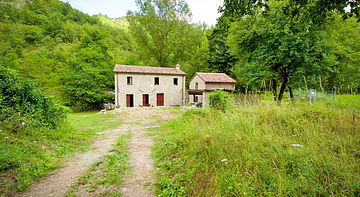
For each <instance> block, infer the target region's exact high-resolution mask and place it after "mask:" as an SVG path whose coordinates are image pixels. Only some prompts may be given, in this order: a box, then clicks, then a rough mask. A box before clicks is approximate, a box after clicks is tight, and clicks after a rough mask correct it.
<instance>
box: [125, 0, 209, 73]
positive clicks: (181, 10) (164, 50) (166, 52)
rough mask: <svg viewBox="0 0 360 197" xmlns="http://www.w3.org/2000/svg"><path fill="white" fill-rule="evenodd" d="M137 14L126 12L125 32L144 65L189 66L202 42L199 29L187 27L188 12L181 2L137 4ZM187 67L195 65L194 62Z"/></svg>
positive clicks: (142, 1)
mask: <svg viewBox="0 0 360 197" xmlns="http://www.w3.org/2000/svg"><path fill="white" fill-rule="evenodd" d="M136 3H137V5H138V7H139V12H131V11H130V12H129V13H128V16H127V20H128V22H129V30H130V32H131V34H132V36H133V38H134V40H135V42H136V45H135V47H136V53H137V55H138V56H139V58H140V59H141V60H142V61H143V62H144V63H146V64H147V65H153V66H162V67H166V66H171V65H174V64H177V63H181V62H191V59H192V57H194V56H196V55H195V54H196V53H197V50H198V49H199V48H200V47H201V45H202V42H203V41H204V40H205V39H206V37H205V32H204V31H203V30H202V29H201V26H199V25H191V24H189V23H188V20H189V19H190V16H191V12H190V9H189V7H188V5H187V3H185V1H184V0H180V1H171V0H160V1H154V0H138V1H136ZM191 65H195V62H194V63H192V64H191Z"/></svg>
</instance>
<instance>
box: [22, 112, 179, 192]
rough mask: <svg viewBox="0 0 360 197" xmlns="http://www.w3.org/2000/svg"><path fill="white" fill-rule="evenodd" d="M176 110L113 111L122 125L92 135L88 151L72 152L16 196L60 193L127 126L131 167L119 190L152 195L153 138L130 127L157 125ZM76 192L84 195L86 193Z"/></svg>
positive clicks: (108, 149)
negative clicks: (39, 179)
mask: <svg viewBox="0 0 360 197" xmlns="http://www.w3.org/2000/svg"><path fill="white" fill-rule="evenodd" d="M177 113H178V112H177V110H174V109H168V108H137V109H125V110H122V111H119V112H117V115H116V116H117V117H118V118H119V119H120V118H121V119H122V120H125V123H124V124H123V125H122V126H120V127H119V128H117V130H115V131H114V132H107V133H104V134H102V135H103V137H100V138H94V143H93V144H92V146H91V150H90V151H88V152H85V153H80V154H75V155H74V156H73V157H72V158H70V159H69V161H68V162H67V163H66V164H65V166H64V167H63V168H61V169H59V171H58V172H57V173H55V174H53V175H51V176H48V177H46V178H45V179H44V180H43V181H42V182H36V183H34V184H32V185H31V186H30V189H29V190H28V191H25V192H21V193H18V195H17V196H37V197H42V196H44V197H45V196H63V195H64V194H66V192H67V190H68V189H69V188H70V187H71V186H72V185H73V184H74V183H75V182H76V181H77V180H78V179H79V177H80V176H81V175H82V174H84V173H85V172H86V171H87V170H88V169H89V168H90V166H91V165H92V164H93V163H96V162H98V161H99V160H100V158H101V157H102V156H103V155H105V154H107V153H109V151H110V150H111V148H112V146H113V144H114V143H115V142H116V140H117V139H118V137H119V136H120V135H123V134H125V132H123V131H124V130H126V129H130V130H127V131H126V134H129V133H131V134H132V138H131V139H130V141H129V142H128V144H127V147H128V152H129V153H130V156H129V162H130V165H131V167H130V170H128V172H127V174H126V175H125V177H124V178H123V180H124V181H123V183H122V184H121V185H120V187H119V191H120V192H121V193H122V194H123V195H124V196H136V197H138V196H153V195H154V189H153V187H152V183H153V182H154V177H153V171H154V167H153V160H152V158H151V146H152V145H153V139H152V137H151V136H149V135H148V131H147V129H134V130H132V129H131V128H138V127H146V126H154V125H160V124H162V123H164V122H166V121H169V120H171V119H172V118H174V117H175V116H176V114H177ZM134 125H136V126H134ZM77 195H79V196H88V195H89V194H86V193H80V194H77Z"/></svg>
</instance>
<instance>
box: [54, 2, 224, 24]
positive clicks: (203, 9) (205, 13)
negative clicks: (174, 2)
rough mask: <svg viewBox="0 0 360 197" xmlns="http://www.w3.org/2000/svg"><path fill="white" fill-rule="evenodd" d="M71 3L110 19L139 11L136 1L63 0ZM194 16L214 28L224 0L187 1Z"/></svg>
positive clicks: (81, 9) (91, 13)
mask: <svg viewBox="0 0 360 197" xmlns="http://www.w3.org/2000/svg"><path fill="white" fill-rule="evenodd" d="M61 1H63V2H69V3H70V5H71V6H72V7H73V8H76V9H78V10H80V11H82V12H85V13H87V14H90V15H93V14H99V13H100V14H103V15H107V16H108V17H110V18H118V17H121V16H126V12H127V11H128V10H137V7H136V4H135V0H61ZM185 1H186V2H187V3H188V5H189V7H190V10H191V12H192V14H193V20H192V22H193V23H197V22H199V21H201V22H205V23H206V24H207V25H209V26H212V25H215V24H216V19H217V18H219V17H220V14H218V13H217V9H218V8H219V6H221V5H222V4H223V0H185Z"/></svg>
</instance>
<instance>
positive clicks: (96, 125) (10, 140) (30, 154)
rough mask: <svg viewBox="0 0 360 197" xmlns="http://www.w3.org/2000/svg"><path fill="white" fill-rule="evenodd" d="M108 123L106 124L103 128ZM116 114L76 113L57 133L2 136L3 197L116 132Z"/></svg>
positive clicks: (0, 174)
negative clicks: (98, 134) (99, 136)
mask: <svg viewBox="0 0 360 197" xmlns="http://www.w3.org/2000/svg"><path fill="white" fill-rule="evenodd" d="M104 123H106V124H104ZM120 124H122V121H121V120H120V121H119V120H116V119H115V115H114V114H100V113H97V112H86V113H74V114H70V115H69V117H68V122H67V123H66V124H64V125H63V126H62V127H61V128H58V130H48V129H39V128H37V129H36V130H35V129H34V130H31V128H30V129H28V130H27V133H14V132H12V131H7V130H3V131H1V132H0V161H1V162H0V167H1V168H0V177H1V179H0V195H5V194H7V195H11V194H12V193H13V192H14V191H17V190H24V189H26V188H27V187H28V186H29V185H30V184H31V183H32V182H33V181H34V180H39V179H41V177H43V176H45V175H47V173H48V171H49V170H51V169H55V168H56V167H58V165H59V164H60V163H62V162H63V161H64V159H65V158H66V157H65V156H67V155H70V154H72V153H73V152H77V151H84V150H86V149H87V148H88V147H89V145H90V144H91V141H90V138H91V136H93V135H94V133H95V132H99V131H105V130H107V129H111V128H116V127H117V126H118V125H120Z"/></svg>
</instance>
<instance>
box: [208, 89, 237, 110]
mask: <svg viewBox="0 0 360 197" xmlns="http://www.w3.org/2000/svg"><path fill="white" fill-rule="evenodd" d="M208 97H209V106H210V107H211V108H214V109H218V110H222V111H225V110H228V109H231V108H232V107H233V101H232V99H231V97H230V94H229V93H228V92H225V91H222V90H214V91H213V92H211V93H210V94H209V95H208Z"/></svg>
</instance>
